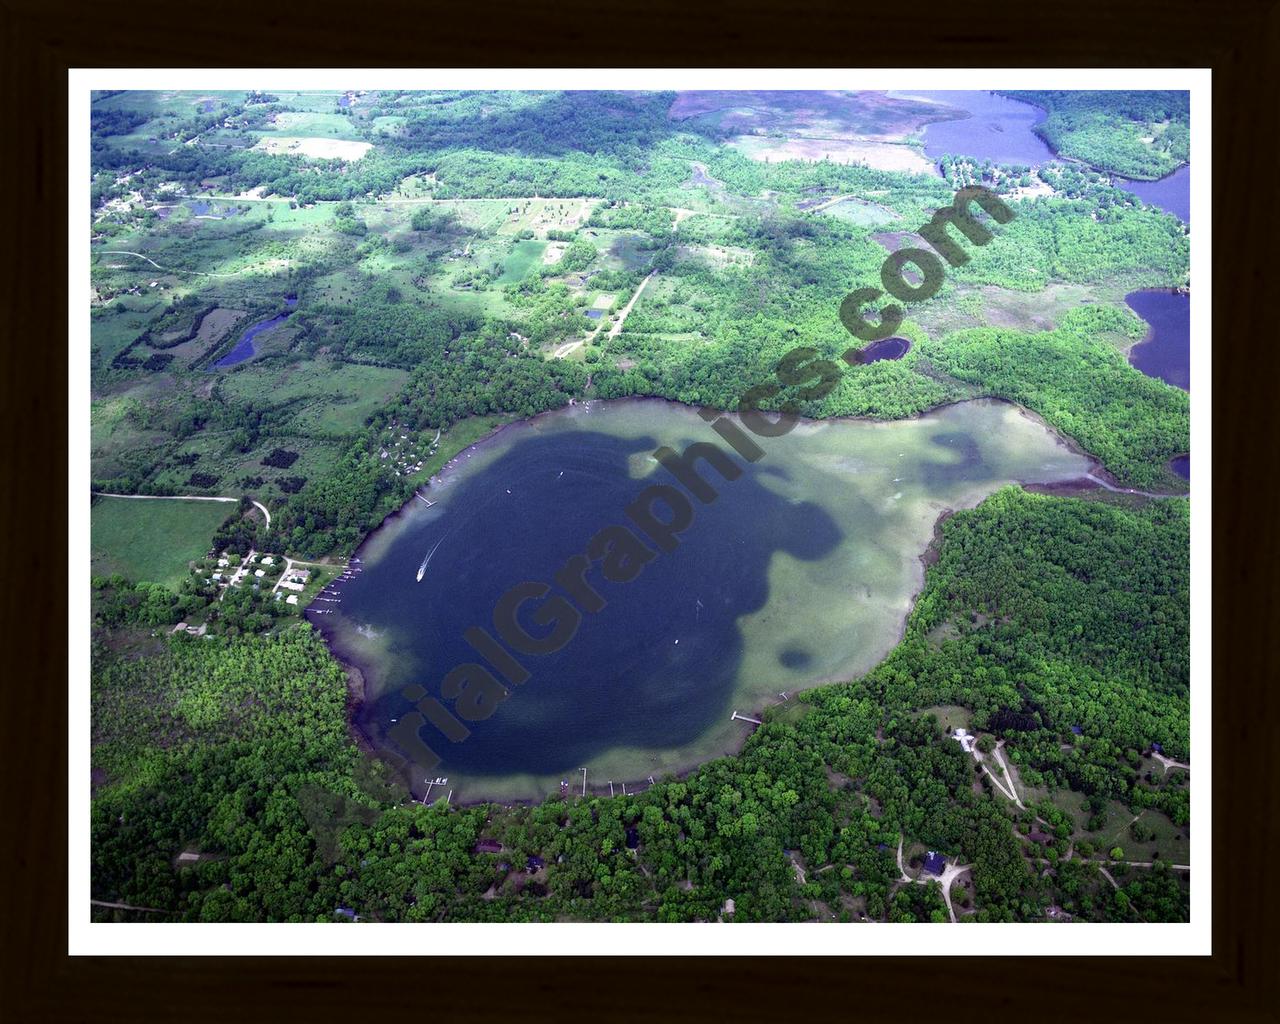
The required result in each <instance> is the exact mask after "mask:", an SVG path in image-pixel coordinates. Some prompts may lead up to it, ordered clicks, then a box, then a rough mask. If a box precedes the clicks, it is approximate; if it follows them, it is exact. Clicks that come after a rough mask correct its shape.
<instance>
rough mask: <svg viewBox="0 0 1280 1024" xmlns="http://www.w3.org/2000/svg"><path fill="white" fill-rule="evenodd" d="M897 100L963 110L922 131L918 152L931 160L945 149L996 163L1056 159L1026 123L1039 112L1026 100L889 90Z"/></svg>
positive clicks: (967, 92) (1037, 118)
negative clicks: (964, 114) (960, 114)
mask: <svg viewBox="0 0 1280 1024" xmlns="http://www.w3.org/2000/svg"><path fill="white" fill-rule="evenodd" d="M889 95H890V96H896V97H899V98H902V99H923V100H930V101H932V102H934V103H943V104H946V105H947V106H949V107H955V108H957V109H959V110H964V111H968V113H969V116H968V117H964V118H960V119H958V120H952V121H932V122H930V123H929V125H928V126H926V128H925V130H924V152H925V155H926V156H927V157H929V158H930V159H931V160H934V161H937V160H939V159H941V158H942V157H943V156H945V155H946V154H948V153H949V154H951V155H952V156H970V157H973V158H974V159H976V160H990V161H992V162H993V163H1000V164H1027V165H1038V164H1043V163H1048V162H1049V161H1050V160H1054V159H1057V158H1056V156H1055V155H1054V152H1053V150H1052V149H1050V148H1049V146H1048V145H1047V144H1046V143H1045V141H1044V139H1042V138H1040V136H1039V135H1037V134H1036V133H1035V132H1034V131H1032V128H1033V127H1035V125H1037V124H1039V123H1040V122H1041V121H1043V120H1044V117H1045V114H1044V111H1043V110H1041V109H1040V108H1039V107H1036V106H1033V105H1031V104H1030V103H1023V102H1021V101H1020V100H1011V99H1009V98H1008V97H1007V96H997V95H996V94H995V93H990V92H976V91H972V90H928V91H924V92H921V91H915V90H913V91H911V92H891V93H890V94H889Z"/></svg>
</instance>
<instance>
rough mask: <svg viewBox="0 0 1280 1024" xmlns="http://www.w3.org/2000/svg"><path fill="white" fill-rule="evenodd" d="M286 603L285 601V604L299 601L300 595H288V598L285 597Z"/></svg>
mask: <svg viewBox="0 0 1280 1024" xmlns="http://www.w3.org/2000/svg"><path fill="white" fill-rule="evenodd" d="M284 603H285V604H297V603H298V595H297V594H290V595H289V596H288V597H286V598H285V599H284Z"/></svg>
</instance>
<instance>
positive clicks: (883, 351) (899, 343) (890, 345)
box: [856, 338, 911, 363]
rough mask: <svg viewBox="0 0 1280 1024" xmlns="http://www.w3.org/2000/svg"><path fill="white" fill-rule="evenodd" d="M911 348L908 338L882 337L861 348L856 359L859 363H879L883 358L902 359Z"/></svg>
mask: <svg viewBox="0 0 1280 1024" xmlns="http://www.w3.org/2000/svg"><path fill="white" fill-rule="evenodd" d="M910 348H911V342H910V341H908V340H907V339H906V338H881V339H880V340H879V341H873V342H872V343H871V344H870V345H867V346H866V347H865V348H862V349H859V350H858V354H857V357H856V361H857V362H859V363H878V362H880V360H882V359H901V358H902V357H903V356H905V355H906V354H907V351H908V350H909V349H910Z"/></svg>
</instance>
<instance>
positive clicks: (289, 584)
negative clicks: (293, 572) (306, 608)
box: [280, 578, 306, 590]
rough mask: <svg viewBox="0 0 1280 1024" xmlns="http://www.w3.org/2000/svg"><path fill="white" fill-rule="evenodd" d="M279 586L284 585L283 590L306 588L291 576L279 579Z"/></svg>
mask: <svg viewBox="0 0 1280 1024" xmlns="http://www.w3.org/2000/svg"><path fill="white" fill-rule="evenodd" d="M280 586H282V587H284V589H285V590H305V589H306V588H305V587H304V586H303V585H302V584H301V583H299V582H298V581H297V580H295V579H293V578H290V579H287V580H281V581H280Z"/></svg>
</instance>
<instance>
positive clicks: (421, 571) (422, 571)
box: [418, 537, 444, 583]
mask: <svg viewBox="0 0 1280 1024" xmlns="http://www.w3.org/2000/svg"><path fill="white" fill-rule="evenodd" d="M443 543H444V538H443V537H441V538H440V539H439V540H438V541H436V546H435V547H434V548H432V549H431V550H430V551H428V552H427V557H426V558H424V559H423V560H422V564H421V565H420V566H418V582H419V583H421V582H422V577H423V576H425V575H426V572H427V563H428V562H430V561H431V556H432V555H434V554H435V553H436V548H438V547H439V546H440V545H441V544H443Z"/></svg>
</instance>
